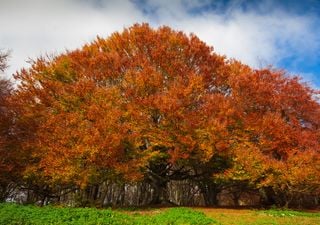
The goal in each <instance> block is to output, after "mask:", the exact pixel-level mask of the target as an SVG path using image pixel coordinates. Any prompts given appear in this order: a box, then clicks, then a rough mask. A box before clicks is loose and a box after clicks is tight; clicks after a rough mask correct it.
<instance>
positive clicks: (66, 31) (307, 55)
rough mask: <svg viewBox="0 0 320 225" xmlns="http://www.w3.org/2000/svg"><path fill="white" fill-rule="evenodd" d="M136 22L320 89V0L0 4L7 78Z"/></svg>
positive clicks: (29, 0) (20, 0)
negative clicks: (172, 32) (37, 61)
mask: <svg viewBox="0 0 320 225" xmlns="http://www.w3.org/2000/svg"><path fill="white" fill-rule="evenodd" d="M142 22H147V23H149V24H150V25H151V26H152V27H154V28H156V27H159V26H162V25H166V26H170V27H172V28H173V29H175V30H180V31H183V32H185V33H186V34H189V33H194V34H196V35H197V36H198V37H199V38H200V39H201V40H203V41H205V42H206V43H207V44H208V45H210V46H213V47H214V50H215V52H217V53H219V54H221V55H225V56H226V57H227V58H235V59H237V60H240V61H241V62H243V63H245V64H248V65H250V66H252V67H253V68H257V69H259V68H263V67H266V66H269V65H272V66H273V67H275V68H282V69H285V70H286V71H288V74H291V75H300V76H301V77H302V78H303V81H305V82H307V83H308V84H309V85H310V86H312V87H314V88H317V89H319V88H320V28H319V24H320V0H304V1H300V0H260V1H259V0H257V1H255V0H248V1H245V0H0V29H1V30H0V49H1V50H9V51H10V52H11V56H10V59H9V62H8V63H9V66H10V67H9V68H8V69H7V71H6V77H9V78H10V77H11V75H12V74H13V73H15V72H16V71H18V70H20V69H21V68H23V67H28V66H29V64H28V63H27V62H28V61H30V59H36V58H37V57H40V56H43V55H45V54H49V55H51V54H55V55H57V54H59V53H62V52H64V51H65V50H73V49H76V48H79V47H81V46H82V45H84V44H85V43H88V42H91V41H93V40H94V39H95V38H96V37H97V36H100V37H105V38H107V37H108V36H109V35H110V34H112V33H113V32H115V31H122V30H123V29H124V28H125V27H129V26H131V25H133V24H135V23H142Z"/></svg>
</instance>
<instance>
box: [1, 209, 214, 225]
mask: <svg viewBox="0 0 320 225" xmlns="http://www.w3.org/2000/svg"><path fill="white" fill-rule="evenodd" d="M0 224H1V225H13V224H15V225H46V224H51V225H53V224H56V225H66V224H68V225H78V224H79V225H80V224H83V225H91V224H92V225H93V224H100V225H102V224H119V225H122V224H124V225H125V224H137V225H140V224H141V225H143V224H145V225H148V224H155V225H156V224H159V225H174V224H177V225H178V224H181V225H182V224H185V225H209V224H216V222H215V221H214V220H213V219H211V218H208V217H206V216H205V215H204V213H202V212H198V211H194V210H191V209H187V208H171V209H166V210H161V211H159V212H158V213H152V212H151V213H149V214H145V213H139V212H135V213H134V214H130V213H124V212H117V211H114V210H111V209H104V210H98V209H94V208H58V207H50V206H47V207H42V208H40V207H36V206H21V205H16V204H0Z"/></svg>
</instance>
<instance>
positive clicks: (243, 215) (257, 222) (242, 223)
mask: <svg viewBox="0 0 320 225" xmlns="http://www.w3.org/2000/svg"><path fill="white" fill-rule="evenodd" d="M196 210H199V211H201V212H204V213H205V214H206V215H207V216H208V217H210V218H215V220H216V221H218V224H220V225H318V224H319V225H320V212H317V213H311V212H302V211H293V210H276V209H271V210H248V209H212V208H200V209H196Z"/></svg>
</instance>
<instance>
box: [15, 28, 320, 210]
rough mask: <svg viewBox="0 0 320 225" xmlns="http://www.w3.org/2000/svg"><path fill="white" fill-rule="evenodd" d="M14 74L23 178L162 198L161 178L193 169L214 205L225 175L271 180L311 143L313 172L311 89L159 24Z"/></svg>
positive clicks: (260, 183) (253, 183)
mask: <svg viewBox="0 0 320 225" xmlns="http://www.w3.org/2000/svg"><path fill="white" fill-rule="evenodd" d="M15 78H16V79H17V80H18V81H19V83H20V85H19V86H18V89H17V90H16V91H15V94H14V96H13V97H12V102H14V105H16V106H17V109H18V112H17V115H18V118H17V121H20V123H21V124H22V127H30V130H29V131H30V133H29V134H25V135H24V137H27V138H24V139H23V140H22V141H20V143H21V146H22V149H23V151H24V152H28V153H29V155H31V158H32V160H31V161H30V163H29V164H28V166H27V169H26V171H25V176H26V177H29V179H31V180H35V179H34V177H37V179H36V181H37V182H38V183H41V185H42V186H43V187H45V188H46V189H48V187H56V186H61V185H62V186H63V185H65V186H70V185H77V186H79V187H82V188H85V187H86V186H88V185H90V184H99V183H101V182H103V181H105V180H110V179H111V180H112V179H117V180H123V181H124V182H130V181H136V180H144V181H146V182H149V183H150V184H151V186H153V187H154V190H155V194H154V196H153V197H154V199H152V200H151V202H152V203H162V202H166V201H167V200H168V199H167V196H166V191H165V189H166V186H167V184H168V182H169V181H171V180H184V179H191V180H194V181H197V182H198V184H199V186H200V187H201V188H202V192H203V194H204V195H206V196H207V197H208V198H210V199H208V200H207V203H208V204H214V203H216V199H212V198H216V195H217V193H218V192H219V191H221V190H222V188H223V187H224V186H227V184H232V185H233V186H236V185H241V187H247V185H248V187H250V188H264V187H271V188H272V189H274V191H277V190H280V189H279V188H278V187H279V183H277V182H287V180H286V179H287V178H285V177H287V176H285V175H286V173H287V171H288V170H286V169H284V168H285V167H283V166H282V165H286V166H291V165H292V163H291V162H293V161H295V160H296V157H295V154H294V153H295V152H297V153H299V154H300V153H301V152H307V153H308V154H306V157H308V156H307V155H309V156H310V157H311V158H308V160H306V162H308V166H309V167H310V171H311V170H312V165H311V164H312V163H313V162H314V160H313V159H316V158H317V157H316V156H318V155H319V150H318V149H319V138H318V137H319V122H320V121H319V116H318V115H319V110H320V107H319V104H318V102H317V101H316V100H315V99H314V96H315V95H316V94H317V93H316V92H315V91H314V90H312V89H311V88H309V87H308V86H306V85H304V84H301V83H300V81H299V79H298V78H295V77H294V78H291V77H288V76H286V74H285V72H283V71H278V70H274V69H272V68H266V69H262V70H254V69H252V68H250V67H248V66H246V65H243V64H241V63H240V62H237V61H235V60H226V59H225V57H223V56H219V55H217V54H215V53H214V52H213V49H212V48H210V47H208V46H207V45H206V44H205V43H203V42H202V41H200V40H199V39H198V38H197V37H196V36H195V35H190V36H187V35H185V34H183V33H182V32H176V31H173V30H171V29H170V28H168V27H161V28H159V29H152V28H150V27H149V26H148V25H147V24H142V25H139V24H136V25H134V26H132V27H130V28H128V29H124V31H123V32H122V33H114V34H112V35H111V36H110V37H109V38H107V39H102V38H97V40H95V41H94V42H93V43H91V44H87V45H85V46H83V47H82V48H81V49H77V50H74V51H67V52H66V53H64V54H61V55H59V56H56V57H51V58H50V57H48V58H39V59H37V60H35V61H34V62H33V63H32V67H31V68H30V69H28V70H25V69H24V70H22V71H21V72H19V73H17V74H16V75H15ZM309 153H310V154H309ZM248 159H252V160H249V161H248ZM310 173H311V172H310ZM291 174H292V175H290V177H291V178H292V179H296V181H297V182H298V180H299V179H300V178H301V177H300V176H301V174H299V173H297V171H296V170H292V172H291ZM298 174H299V175H298ZM275 176H277V177H281V179H278V178H277V179H273V178H274V177H275ZM310 179H311V180H312V181H311V180H309V181H310V184H317V183H318V181H319V178H317V177H312V178H310ZM298 183H299V182H298ZM292 184H293V182H292ZM298 186H299V185H296V183H295V184H294V187H295V188H296V187H298ZM309 190H311V189H309ZM312 190H315V189H312ZM213 192H214V194H213Z"/></svg>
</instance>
